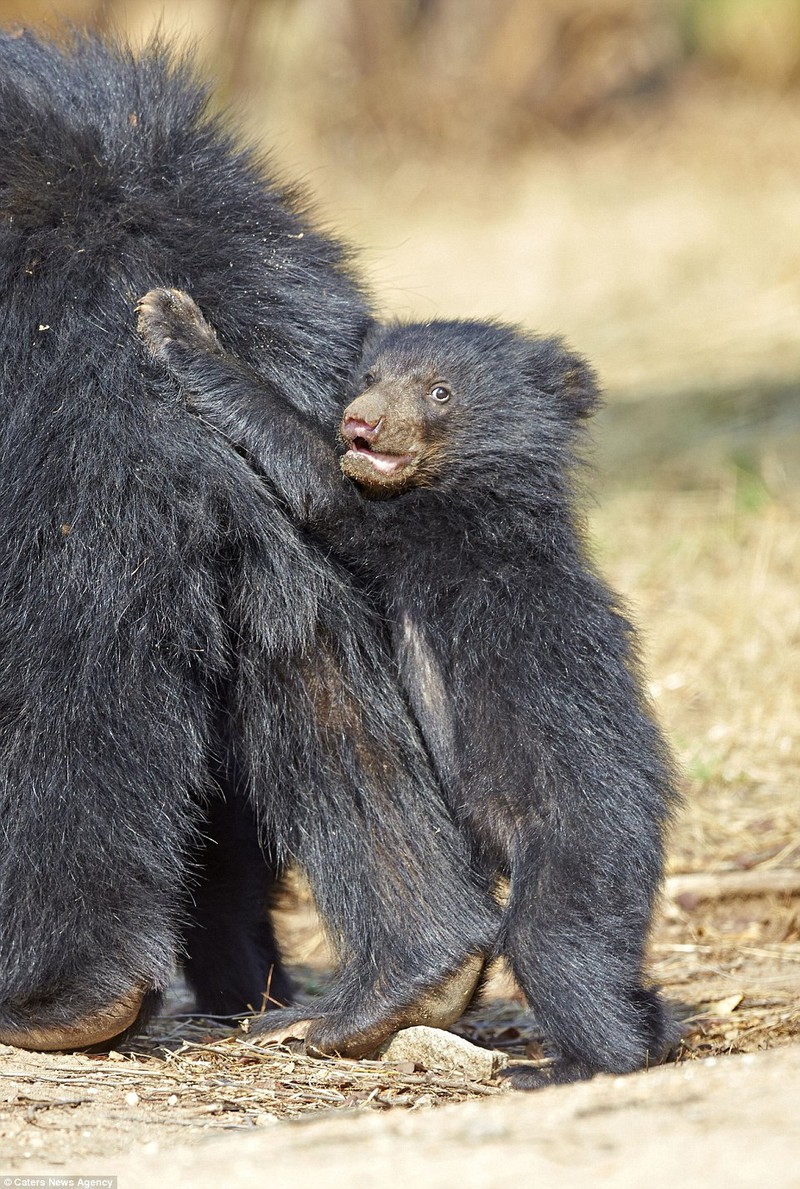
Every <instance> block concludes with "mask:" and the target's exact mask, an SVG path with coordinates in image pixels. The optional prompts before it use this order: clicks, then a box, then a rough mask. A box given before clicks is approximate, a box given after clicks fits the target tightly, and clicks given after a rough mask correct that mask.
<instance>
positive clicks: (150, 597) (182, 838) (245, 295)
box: [0, 35, 496, 1050]
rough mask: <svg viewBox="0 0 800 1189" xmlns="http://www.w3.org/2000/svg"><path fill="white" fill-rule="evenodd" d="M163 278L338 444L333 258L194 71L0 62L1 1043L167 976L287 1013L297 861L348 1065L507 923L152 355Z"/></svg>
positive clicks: (333, 1026)
mask: <svg viewBox="0 0 800 1189" xmlns="http://www.w3.org/2000/svg"><path fill="white" fill-rule="evenodd" d="M156 284H169V285H182V286H185V287H188V288H190V289H191V290H192V292H193V293H195V294H197V296H198V298H199V300H200V301H202V303H203V306H204V308H205V309H206V310H207V311H208V313H209V315H210V316H211V317H212V318H213V319H214V322H215V324H216V325H217V326H218V327H219V328H220V329H221V331H222V332H223V333H224V335H225V339H226V342H228V343H230V345H231V346H232V347H233V348H234V349H235V350H236V351H237V352H238V354H239V355H240V356H241V358H243V359H245V360H247V361H248V362H249V363H250V364H251V365H252V366H253V367H255V368H257V369H258V371H259V373H260V374H262V375H264V376H265V377H266V378H267V380H268V382H269V383H270V385H271V386H272V388H273V390H274V391H275V392H276V393H279V394H280V396H281V399H282V400H286V401H288V402H292V404H293V405H294V406H295V407H296V408H297V409H299V410H302V411H303V412H304V413H312V412H313V415H314V417H315V419H316V420H317V421H318V423H319V424H321V425H322V426H324V427H325V433H326V435H327V436H332V435H333V433H334V427H335V424H336V421H337V419H338V412H337V410H338V409H339V408H340V407H341V398H342V393H343V384H344V380H345V378H346V377H348V376H349V375H350V374H351V372H352V369H353V367H354V365H355V363H356V360H357V357H358V353H359V351H360V347H361V342H362V339H363V335H364V332H365V328H366V327H367V324H368V321H369V315H368V310H367V307H366V304H365V300H364V297H363V294H362V293H361V291H360V289H359V287H358V284H357V283H356V282H355V280H354V279H353V277H352V276H351V274H350V272H349V270H348V266H347V261H346V259H345V258H344V256H343V254H342V251H341V249H340V248H339V246H338V245H337V244H336V243H334V242H333V241H332V240H331V239H330V238H329V237H327V236H322V235H320V234H318V233H317V232H315V231H314V230H313V228H312V227H311V226H310V225H309V223H308V221H307V219H306V217H305V216H304V214H303V212H302V209H301V208H300V206H299V205H298V202H297V200H296V199H295V198H294V197H293V196H292V195H291V194H287V193H285V192H283V191H281V190H280V189H279V188H278V187H277V186H276V185H275V184H274V183H273V182H271V181H270V180H268V179H265V177H264V175H263V173H262V172H261V169H260V168H259V164H258V162H256V161H255V160H254V159H253V158H252V157H251V156H248V155H247V154H246V153H243V152H241V151H239V150H238V149H237V148H236V147H235V145H234V144H233V142H232V140H231V138H230V136H229V135H228V133H227V132H226V131H225V128H224V127H223V126H222V125H221V124H220V123H219V122H218V121H216V120H214V119H212V118H210V117H209V115H208V114H207V112H206V96H205V94H204V91H203V89H202V88H201V87H200V86H198V84H197V83H196V81H195V80H194V78H193V77H192V74H191V71H190V69H189V68H187V66H186V65H185V64H181V63H177V64H176V63H174V62H172V61H170V59H169V56H168V55H167V54H166V53H164V52H162V51H161V50H159V49H158V48H155V49H153V50H151V51H149V52H147V53H146V54H145V55H144V56H142V57H141V58H137V57H135V56H133V55H132V54H130V53H128V52H126V51H125V50H123V49H119V48H114V47H109V46H107V45H105V44H104V43H101V42H100V41H96V40H90V39H76V40H75V41H74V42H73V43H72V44H70V45H69V46H67V47H66V49H63V50H62V49H58V48H56V47H54V46H53V45H50V44H46V43H44V42H42V41H40V40H37V39H36V38H35V37H33V36H28V35H25V36H21V37H15V36H5V37H0V326H1V328H2V330H1V333H0V338H1V341H2V354H1V355H0V369H1V370H0V409H1V410H2V411H1V413H0V492H1V493H0V503H1V504H2V507H3V510H4V524H3V533H2V537H0V821H2V850H0V1040H7V1041H12V1042H18V1043H21V1044H25V1043H30V1044H31V1047H37V1046H38V1045H44V1044H45V1043H49V1044H50V1045H51V1047H60V1046H58V1044H57V1041H58V1038H59V1036H60V1035H61V1034H62V1033H63V1035H65V1036H66V1035H70V1028H72V1026H73V1025H75V1024H76V1023H77V1024H78V1025H80V1027H82V1025H81V1021H86V1020H89V1021H91V1018H92V1016H93V1015H95V1014H97V1013H101V1014H102V1012H103V1011H104V1010H106V1009H107V1008H108V1007H109V1005H113V1004H114V1003H115V1002H117V1001H120V1000H123V999H125V997H126V996H131V995H133V996H134V997H135V996H136V995H142V994H144V996H145V1000H147V999H149V998H151V997H152V994H153V993H157V992H158V991H160V990H161V989H163V988H164V987H165V985H166V983H167V981H168V980H169V978H170V976H171V973H172V970H173V966H174V963H175V960H176V957H178V956H180V955H181V953H182V952H184V951H188V954H187V959H186V964H187V970H188V974H189V977H190V980H191V982H192V983H193V985H194V987H195V989H196V991H197V994H198V1001H199V1006H200V1008H201V1009H203V1010H207V1011H209V1010H210V1011H220V1010H221V1011H224V1012H231V1011H241V1010H245V1009H246V1008H247V1007H248V1006H250V1005H252V1006H254V1007H259V1006H260V1005H261V1004H262V1000H263V999H264V996H265V994H266V993H267V991H268V988H269V993H270V995H271V996H272V997H273V998H277V999H279V1000H282V1001H285V999H286V997H287V996H288V993H289V988H288V984H287V983H286V980H285V976H284V975H283V972H282V971H281V969H280V963H279V957H278V954H277V952H276V949H275V944H274V939H273V936H272V933H271V930H270V927H269V925H268V923H267V924H265V923H264V921H263V900H264V897H265V896H266V895H268V893H269V890H270V887H271V884H272V880H273V877H274V873H275V872H276V871H277V870H279V869H280V868H281V867H282V866H283V865H284V864H285V863H287V862H288V861H290V860H294V861H297V862H298V863H299V864H300V865H301V866H302V867H303V869H304V870H305V871H306V873H307V874H308V877H309V879H310V882H311V885H312V889H313V891H314V893H315V896H316V898H317V902H318V905H319V908H320V911H321V913H322V916H323V919H324V921H325V922H326V924H327V926H328V928H329V930H330V932H331V935H332V937H333V939H334V941H335V942H336V944H337V946H338V947H339V951H340V953H341V956H342V969H341V972H340V978H339V980H338V982H336V984H335V987H334V989H333V991H332V992H331V994H330V996H329V998H328V1000H326V1001H325V1004H324V1006H323V1009H322V1010H323V1011H324V1013H325V1018H324V1019H323V1020H321V1021H320V1023H319V1025H318V1028H317V1032H316V1034H315V1038H316V1040H317V1042H318V1043H319V1045H320V1047H328V1048H330V1047H333V1048H336V1047H341V1048H343V1049H347V1048H351V1049H356V1050H357V1049H358V1047H359V1040H358V1038H359V1036H360V1035H361V1033H362V1032H364V1031H366V1032H369V1035H370V1036H371V1037H373V1038H374V1035H375V1034H376V1030H377V1033H387V1032H389V1031H391V1030H392V1028H393V1027H394V1026H395V1025H396V1023H397V1022H398V1020H401V1021H402V1020H403V1019H404V1012H406V1011H407V1009H408V1008H409V1006H410V1005H413V1003H414V1002H415V998H416V997H417V996H418V995H419V994H420V993H421V992H422V991H424V990H429V989H430V988H431V987H435V986H436V985H438V983H439V982H440V981H441V980H442V979H443V978H445V977H446V976H447V975H449V974H450V973H451V972H452V971H454V970H455V969H456V968H458V966H459V965H460V963H462V962H463V961H464V960H465V959H466V958H467V957H469V956H470V955H473V954H475V953H479V952H482V951H484V950H485V949H486V948H487V947H488V946H490V945H491V942H492V939H493V937H494V935H495V931H496V923H495V918H494V906H493V904H492V902H491V901H490V899H489V898H488V896H485V895H483V894H482V893H481V891H480V890H479V889H478V887H477V886H476V885H475V883H474V882H473V880H472V878H471V876H470V858H469V854H468V848H467V846H466V845H465V842H464V840H463V836H462V834H461V833H460V832H459V831H457V830H456V828H455V827H454V825H453V823H452V821H451V818H450V816H449V815H448V813H447V811H446V810H445V808H444V806H443V804H442V799H441V794H440V791H439V790H438V788H437V785H436V782H435V780H434V778H433V776H432V773H431V771H430V765H429V762H428V758H427V756H426V753H425V750H424V748H423V746H422V744H421V742H420V740H419V737H418V734H417V732H416V730H415V728H414V726H413V724H412V723H411V721H410V719H409V716H408V713H407V712H406V709H405V707H404V704H403V701H402V698H401V696H400V693H399V692H398V689H397V687H396V683H395V681H394V680H393V679H392V663H391V659H390V652H389V649H388V645H387V641H386V640H385V639H384V634H383V633H384V629H383V626H382V625H381V623H380V622H379V621H378V620H377V619H376V617H375V616H374V614H373V613H372V612H371V611H370V610H369V608H368V606H367V605H366V603H365V602H364V600H363V599H361V598H360V596H359V595H358V593H357V592H356V591H355V590H354V588H353V584H352V582H351V580H350V578H349V576H348V574H347V572H346V571H345V570H344V569H343V568H342V567H341V566H339V565H338V564H336V563H334V562H332V561H330V559H329V558H328V557H327V552H328V551H327V550H323V549H322V548H320V546H318V545H317V544H316V543H315V542H314V541H313V540H311V539H310V538H309V537H307V536H304V535H302V534H301V533H300V532H299V531H298V529H297V527H296V526H295V524H294V523H292V521H291V520H290V518H289V516H288V515H287V513H286V510H285V507H284V505H283V503H282V497H281V494H280V492H278V493H277V494H276V492H275V491H274V490H273V489H271V488H270V487H269V486H268V485H265V484H264V483H263V482H261V481H260V480H259V479H258V478H257V477H256V476H255V475H254V473H253V471H252V469H251V467H250V466H249V465H248V464H247V462H246V461H245V460H243V459H242V458H241V457H239V456H238V455H237V454H236V453H235V452H234V451H233V450H231V449H230V447H229V445H228V443H227V442H225V441H224V440H223V439H221V438H219V437H213V436H210V435H209V433H208V431H207V429H206V428H205V427H204V426H203V425H202V423H201V422H200V421H199V420H198V418H197V417H195V416H193V415H191V414H190V413H189V412H188V411H187V410H186V408H185V406H184V404H183V403H182V402H181V401H179V400H177V399H176V398H175V388H174V384H173V382H172V381H171V380H169V379H168V378H167V377H166V376H165V375H164V374H163V371H162V370H161V369H158V368H156V367H155V366H154V365H153V364H152V362H151V361H150V360H149V358H148V357H147V355H146V353H145V352H144V351H143V349H142V345H141V343H140V342H139V340H138V338H137V336H136V333H135V312H134V303H135V299H136V297H137V296H138V295H140V294H141V293H143V292H144V291H145V290H147V289H148V288H150V287H151V286H153V285H156ZM257 828H258V829H260V831H261V837H262V838H263V840H264V844H265V848H266V858H264V857H263V856H262V855H261V852H260V850H259V848H258V845H257ZM80 1027H79V1029H78V1030H79V1031H80ZM48 1030H49V1032H48ZM43 1031H44V1032H45V1033H47V1034H48V1035H49V1038H50V1039H49V1041H47V1040H46V1041H42V1039H41V1036H42V1032H43ZM90 1033H91V1024H89V1025H88V1033H87V1035H88V1034H90ZM31 1037H33V1038H34V1039H30V1038H31ZM26 1038H28V1040H26ZM37 1038H38V1039H37Z"/></svg>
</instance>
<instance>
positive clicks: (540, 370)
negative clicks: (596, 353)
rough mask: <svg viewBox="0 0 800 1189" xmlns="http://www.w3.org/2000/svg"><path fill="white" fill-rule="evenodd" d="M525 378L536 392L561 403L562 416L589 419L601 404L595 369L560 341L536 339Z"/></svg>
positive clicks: (555, 339)
mask: <svg viewBox="0 0 800 1189" xmlns="http://www.w3.org/2000/svg"><path fill="white" fill-rule="evenodd" d="M531 346H532V350H531V352H530V355H529V361H528V363H529V366H528V374H529V376H530V378H531V379H532V380H533V382H534V383H535V384H536V387H537V388H541V389H542V390H544V391H545V392H549V393H552V395H553V396H554V397H555V398H556V399H558V400H560V402H561V403H562V406H563V409H564V412H566V413H567V414H569V415H570V416H571V417H573V418H575V419H576V420H578V419H582V418H585V417H591V415H592V413H594V412H596V410H597V409H599V408H600V405H601V404H602V397H601V395H600V386H599V382H598V379H597V375H596V373H595V371H594V368H593V367H592V366H591V364H590V363H589V361H588V360H587V359H584V357H583V356H582V355H579V354H578V353H577V351H573V350H572V348H571V347H568V346H567V345H566V344H565V343H564V342H563V341H562V340H561V339H557V338H553V339H539V340H538V341H536V340H535V341H534V342H533V343H532V344H531Z"/></svg>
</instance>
